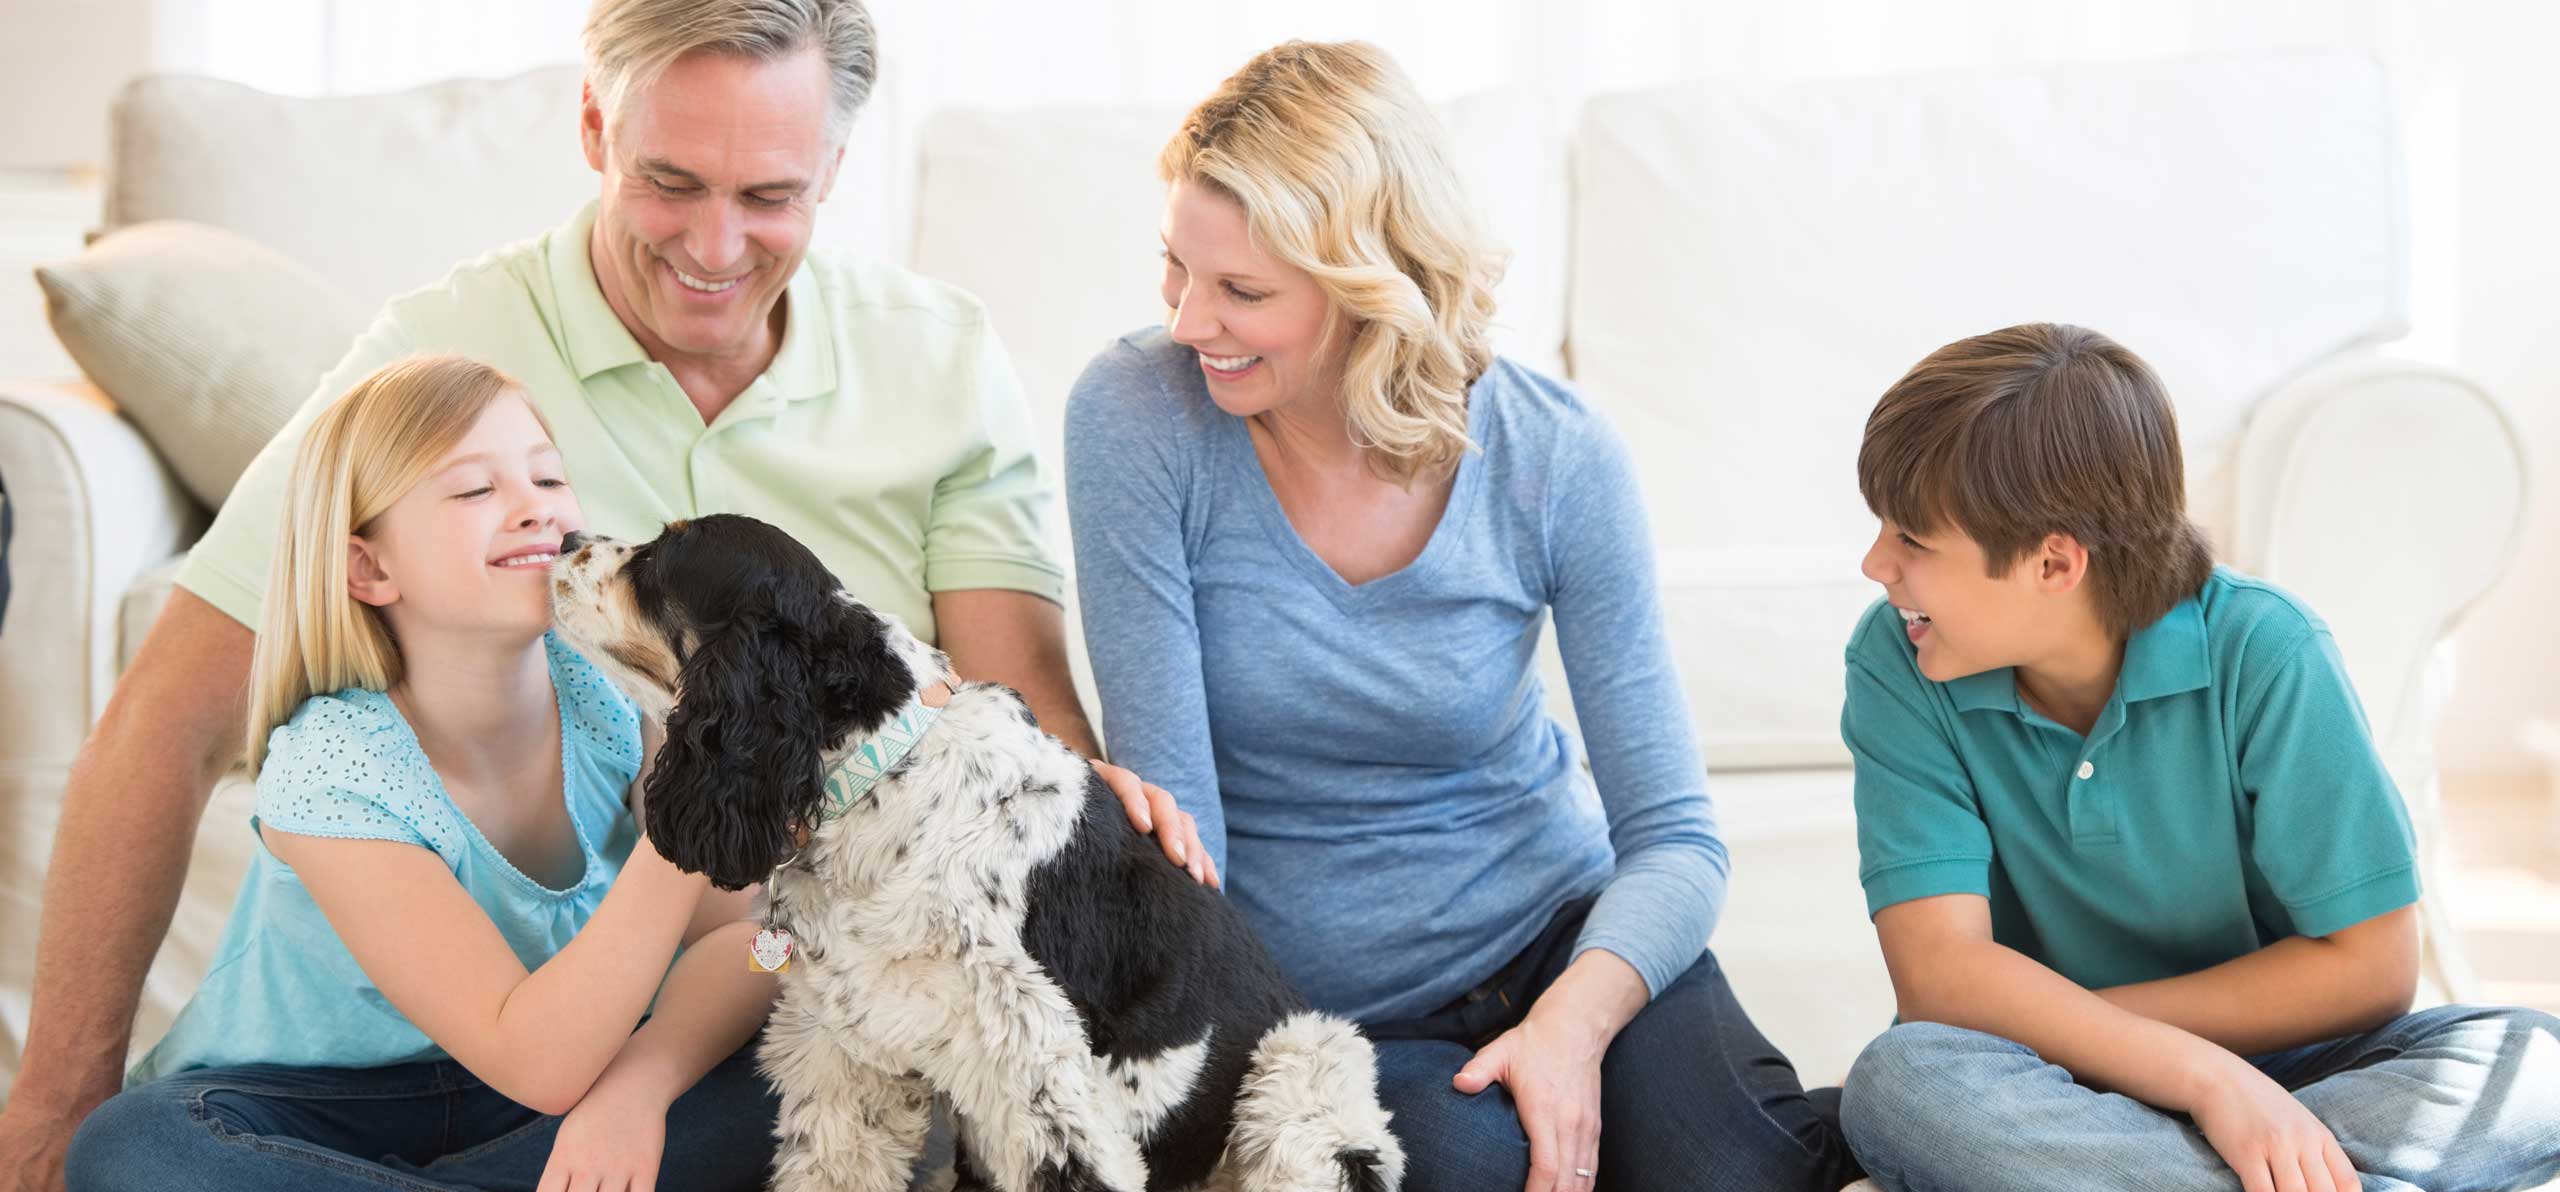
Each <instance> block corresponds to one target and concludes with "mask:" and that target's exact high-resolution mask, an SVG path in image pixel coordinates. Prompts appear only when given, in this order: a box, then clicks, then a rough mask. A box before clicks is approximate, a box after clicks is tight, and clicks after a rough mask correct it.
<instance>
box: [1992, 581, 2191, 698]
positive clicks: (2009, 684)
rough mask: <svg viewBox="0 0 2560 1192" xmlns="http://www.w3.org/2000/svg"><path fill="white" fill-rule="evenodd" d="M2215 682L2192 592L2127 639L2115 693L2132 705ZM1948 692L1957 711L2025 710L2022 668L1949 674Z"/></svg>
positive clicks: (2002, 668)
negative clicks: (1958, 675) (2020, 696)
mask: <svg viewBox="0 0 2560 1192" xmlns="http://www.w3.org/2000/svg"><path fill="white" fill-rule="evenodd" d="M2212 682H2213V664H2212V662H2211V660H2210V659H2209V658H2208V657H2207V656H2206V652H2205V636H2204V605H2203V604H2202V603H2201V602H2200V601H2198V600H2197V599H2196V598H2195V597H2188V598H2187V599H2185V600H2183V601H2180V602H2179V603H2178V606H2177V607H2176V608H2173V609H2170V610H2169V612H2168V615H2166V616H2163V617H2161V618H2160V619H2159V620H2157V621H2154V622H2152V623H2151V624H2150V625H2149V626H2147V627H2145V628H2144V629H2142V630H2141V631H2140V632H2137V633H2135V634H2134V635H2133V636H2132V637H2131V638H2129V639H2127V640H2126V641H2125V645H2124V668H2123V669H2122V670H2121V671H2118V672H2117V674H2116V695H2117V696H2118V698H2119V699H2121V700H2122V702H2124V703H2128V704H2130V703H2135V702H2138V701H2141V700H2146V699H2157V698H2159V697H2161V696H2164V695H2177V694H2179V693H2181V692H2187V691H2196V690H2200V689H2202V688H2204V687H2206V686H2209V685H2211V684H2212ZM1947 696H1948V698H1950V699H1952V700H1954V701H1955V705H1956V710H1957V711H1959V712H1981V711H1995V712H2008V713H2012V714H2015V715H2021V716H2023V715H2025V714H2026V707H2025V705H2024V704H2023V703H2021V702H2020V701H2019V699H2018V672H2017V670H2016V669H2015V668H2012V667H2005V666H2004V667H2001V668H2000V669H1998V670H1988V671H1983V672H1982V673H1980V674H1974V675H1966V676H1964V677H1962V678H1958V679H1950V680H1948V682H1947Z"/></svg>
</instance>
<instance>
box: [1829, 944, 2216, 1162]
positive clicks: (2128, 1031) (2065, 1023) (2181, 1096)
mask: <svg viewBox="0 0 2560 1192" xmlns="http://www.w3.org/2000/svg"><path fill="white" fill-rule="evenodd" d="M1875 925H1876V939H1877V941H1878V942H1879V943H1881V944H1882V945H1883V947H1884V963H1885V969H1886V971H1887V972H1888V973H1889V974H1890V975H1891V976H1892V978H1893V996H1894V1002H1895V1005H1896V1007H1897V1008H1898V1010H1899V1011H1900V1013H1901V1015H1902V1019H1903V1021H1905V1022H1936V1023H1943V1024H1945V1025H1947V1026H1954V1027H1963V1028H1964V1029H1966V1030H1972V1031H1980V1032H1982V1033H1984V1034H1987V1035H1998V1036H1999V1037H2001V1038H2003V1039H2008V1040H2010V1041H2012V1042H2015V1043H2019V1044H2023V1045H2025V1046H2027V1047H2029V1048H2032V1049H2034V1051H2035V1052H2036V1054H2038V1055H2040V1056H2043V1057H2044V1058H2045V1059H2046V1060H2048V1061H2050V1062H2052V1063H2055V1064H2059V1065H2061V1066H2062V1067H2063V1068H2064V1069H2065V1070H2067V1071H2069V1072H2070V1073H2071V1074H2072V1075H2073V1076H2075V1077H2077V1078H2079V1080H2080V1081H2081V1083H2084V1084H2088V1085H2091V1086H2094V1087H2097V1088H2101V1089H2108V1090H2111V1091H2114V1092H2119V1093H2123V1094H2124V1095H2126V1096H2128V1097H2132V1098H2133V1099H2135V1100H2137V1101H2141V1102H2143V1103H2144V1104H2146V1105H2151V1106H2155V1107H2158V1108H2161V1109H2168V1110H2175V1111H2178V1112H2191V1109H2190V1107H2191V1106H2193V1105H2194V1104H2195V1103H2196V1102H2197V1101H2198V1100H2199V1099H2200V1096H2201V1093H2202V1091H2203V1088H2204V1086H2205V1085H2207V1084H2209V1083H2210V1082H2212V1081H2214V1080H2216V1079H2217V1078H2222V1077H2227V1076H2228V1075H2229V1069H2230V1067H2231V1066H2232V1065H2233V1064H2237V1063H2238V1062H2239V1061H2238V1058H2237V1057H2236V1056H2234V1055H2232V1054H2231V1053H2230V1052H2229V1051H2227V1050H2225V1049H2223V1048H2221V1047H2219V1046H2216V1045H2215V1044H2213V1043H2212V1042H2210V1041H2208V1040H2206V1039H2203V1038H2200V1037H2198V1036H2196V1035H2194V1034H2192V1033H2190V1032H2187V1031H2185V1030H2181V1029H2179V1028H2177V1027H2175V1026H2172V1025H2169V1024H2167V1023H2164V1022H2161V1021H2158V1020H2156V1019H2152V1018H2148V1017H2145V1016H2143V1015H2140V1014H2136V1013H2134V1012H2133V1011H2131V1010H2127V1009H2125V1008H2123V1007H2121V1006H2118V1005H2115V1004H2114V1003H2112V1002H2110V1001H2109V1000H2107V999H2106V998H2103V997H2100V996H2098V995H2097V994H2094V993H2091V992H2089V991H2088V990H2086V989H2083V988H2081V987H2080V986H2079V985H2077V984H2074V983H2073V982H2072V981H2071V979H2070V978H2068V977H2065V976H2063V975H2062V974H2060V973H2057V972H2055V971H2053V970H2052V969H2049V968H2046V967H2045V966H2044V965H2042V964H2039V963H2037V962H2036V961H2034V960H2031V959H2029V958H2028V957H2027V956H2026V955H2024V954H2023V953H2020V952H2018V951H2016V950H2014V949H2011V948H2008V947H2005V946H2002V945H2001V944H1998V943H1996V942H1994V941H1993V940H1992V938H1991V904H1990V902H1989V901H1988V900H1987V899H1984V898H1981V897H1979V896H1976V895H1972V894H1945V895H1940V896H1938V897H1935V898H1921V899H1915V900H1913V901H1911V902H1905V903H1900V904H1897V905H1894V906H1889V907H1886V908H1885V909H1883V910H1881V911H1878V912H1876V916H1875ZM2241 1066H2242V1067H2246V1065H2245V1064H2244V1065H2241Z"/></svg>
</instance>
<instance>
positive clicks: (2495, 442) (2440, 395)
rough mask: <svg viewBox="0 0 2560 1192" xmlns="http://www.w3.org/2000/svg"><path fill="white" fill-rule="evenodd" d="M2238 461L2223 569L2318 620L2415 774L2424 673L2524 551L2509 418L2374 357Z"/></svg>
mask: <svg viewBox="0 0 2560 1192" xmlns="http://www.w3.org/2000/svg"><path fill="white" fill-rule="evenodd" d="M2239 452H2240V456H2239V460H2238V467H2237V468H2236V469H2235V475H2236V477H2237V482H2238V488H2237V491H2236V492H2235V494H2234V499H2233V525H2232V549H2231V555H2232V561H2233V562H2234V563H2235V564H2237V565H2238V566H2239V567H2241V568H2242V569H2243V570H2246V571H2249V572H2251V573H2252V574H2256V575H2260V576H2264V577H2266V578H2268V579H2270V580H2273V581H2275V582H2276V583H2278V584H2281V585H2283V586H2285V587H2286V588H2287V589H2289V590H2291V591H2293V592H2295V593H2297V594H2299V595H2300V596H2302V597H2303V599H2305V600H2307V601H2309V602H2310V604H2311V606H2312V607H2313V608H2314V609H2317V610H2318V611H2319V613H2320V615H2321V617H2322V619H2324V620H2326V621H2328V623H2329V625H2330V628H2331V629H2332V630H2333V631H2335V633H2336V634H2337V638H2338V646H2339V649H2340V650H2341V651H2342V652H2343V653H2344V654H2345V655H2346V658H2347V665H2348V669H2349V671H2350V672H2351V673H2352V674H2353V676H2354V678H2355V683H2356V690H2357V693H2358V694H2359V695H2360V696H2361V697H2362V698H2363V700H2364V705H2365V715H2366V716H2367V717H2368V718H2369V719H2370V720H2371V721H2372V723H2373V730H2374V736H2375V739H2376V741H2377V743H2378V744H2379V745H2380V746H2381V747H2382V749H2383V752H2384V755H2385V757H2386V758H2389V759H2391V760H2392V761H2393V762H2394V763H2395V764H2396V763H2398V762H2399V761H2401V760H2402V759H2404V758H2418V759H2423V758H2424V757H2425V756H2426V755H2427V751H2428V742H2429V741H2430V739H2431V738H2432V737H2433V736H2434V733H2435V724H2434V713H2435V712H2436V710H2437V706H2436V701H2434V700H2433V699H2431V698H2430V697H2431V695H2432V694H2434V688H2435V684H2433V683H2432V681H2431V680H2430V678H2429V674H2430V671H2431V669H2432V668H2431V661H2432V659H2433V658H2434V656H2435V654H2436V652H2437V649H2438V647H2439V646H2440V645H2442V644H2443V643H2444V641H2445V640H2446V639H2447V638H2448V637H2449V636H2451V634H2452V633H2453V630H2454V628H2455V627H2456V626H2457V625H2458V624H2459V623H2460V621H2461V619H2462V617H2463V615H2464V614H2465V613H2467V612H2469V611H2470V609H2471V607H2472V606H2473V605H2474V604H2475V603H2477V602H2478V600H2479V599H2480V597H2481V596H2482V595H2483V594H2485V593H2486V592H2487V591H2488V590H2489V588H2490V586H2491V585H2492V584H2494V583H2496V582H2497V580H2498V579H2499V577H2500V576H2503V575H2504V574H2506V571H2507V569H2508V567H2509V566H2511V565H2512V564H2513V563H2514V561H2515V558H2516V556H2517V554H2518V552H2519V551H2520V549H2521V547H2522V543H2523V535H2524V524H2525V509H2526V501H2527V497H2528V492H2527V490H2528V486H2529V484H2530V483H2531V481H2530V476H2529V473H2528V471H2527V464H2526V460H2525V454H2524V444H2523V440H2522V437H2521V436H2520V435H2519V434H2518V433H2517V431H2516V428H2515V424H2514V422H2513V420H2512V419H2511V418H2510V417H2509V416H2508V414H2507V411H2506V408H2505V407H2504V406H2503V405H2502V404H2500V403H2499V401H2498V400H2497V399H2496V398H2495V397H2494V396H2492V395H2491V394H2490V393H2489V392H2488V391H2487V390H2486V389H2483V388H2481V387H2480V386H2479V385H2478V384H2477V383H2475V382H2473V381H2471V380H2469V379H2468V378H2466V377H2464V376H2462V375H2461V374H2459V373H2455V372H2452V371H2450V370H2447V369H2442V368H2438V367H2435V366H2433V365H2427V364H2419V363H2414V362H2410V361H2404V360H2394V359H2389V358H2383V357H2373V356H2367V357H2361V358H2355V359H2349V360H2345V361H2341V362H2339V363H2336V364H2333V365H2329V366H2326V367H2323V368H2321V369H2319V370H2318V371H2315V372H2313V373H2311V374H2308V375H2306V376H2304V377H2302V378H2300V379H2298V380H2296V381H2294V382H2292V383H2290V384H2288V385H2286V386H2285V387H2284V388H2283V389H2282V390H2281V391H2279V392H2278V393H2277V394H2275V395H2274V396H2272V397H2270V398H2269V399H2267V401H2266V402H2265V403H2263V404H2262V405H2260V406H2259V407H2258V410H2257V412H2256V414H2255V415H2254V416H2253V417H2252V418H2251V420H2250V424H2249V426H2248V428H2247V430H2246V431H2245V432H2244V433H2243V435H2242V438H2241V443H2240V447H2239Z"/></svg>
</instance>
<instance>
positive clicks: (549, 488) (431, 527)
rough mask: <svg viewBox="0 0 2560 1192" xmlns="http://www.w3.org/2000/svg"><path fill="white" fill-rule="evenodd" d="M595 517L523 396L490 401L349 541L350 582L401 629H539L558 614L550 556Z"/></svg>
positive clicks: (527, 632)
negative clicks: (586, 511)
mask: <svg viewBox="0 0 2560 1192" xmlns="http://www.w3.org/2000/svg"><path fill="white" fill-rule="evenodd" d="M585 525H586V519H585V517H584V515H583V514H582V513H581V512H580V511H579V508H578V498H577V497H576V496H575V495H573V494H572V493H570V491H569V481H568V479H567V476H566V474H565V473H563V471H562V470H561V467H560V450H559V448H557V447H554V446H552V443H551V436H549V435H547V434H545V433H543V429H542V423H540V422H539V421H536V420H535V418H534V416H533V410H532V408H531V407H529V406H527V405H526V404H525V401H524V398H523V397H522V395H520V394H517V393H513V392H510V393H508V394H506V395H504V396H501V397H500V398H498V400H496V401H494V402H491V403H489V408H488V409H486V410H483V411H481V414H480V420H479V421H478V422H475V423H473V424H472V427H471V430H470V433H468V434H465V435H464V436H463V437H462V441H461V442H459V443H456V444H454V446H453V449H452V450H451V451H449V452H446V453H445V456H444V458H443V459H441V460H439V461H437V463H436V464H435V465H434V470H433V471H431V472H429V473H427V477H426V479H424V480H421V481H419V482H418V483H417V484H416V486H414V487H412V488H411V489H410V490H409V491H408V492H406V493H404V494H402V495H401V497H400V499H399V500H398V501H397V502H395V503H394V504H393V505H392V506H391V508H389V509H386V510H384V511H383V513H382V515H381V516H380V517H377V518H375V519H374V520H373V523H372V525H370V526H369V527H367V529H366V532H365V533H362V534H359V535H355V536H353V537H350V538H349V539H348V542H347V549H348V552H349V557H348V576H347V579H348V588H349V590H350V591H351V592H352V593H353V594H354V596H355V597H356V599H358V600H362V601H364V602H365V603H367V604H370V605H374V606H375V607H377V608H380V609H382V610H383V614H384V616H386V617H387V618H389V619H390V620H391V625H392V631H393V632H394V633H397V634H404V635H405V634H409V633H413V632H415V631H417V630H419V629H433V630H437V631H445V632H463V633H488V634H496V635H502V636H507V637H515V636H518V635H523V636H531V637H538V636H540V635H541V633H542V631H543V629H544V628H545V627H547V626H548V625H549V624H550V621H551V602H550V595H551V592H550V589H551V582H550V581H551V561H552V560H553V559H555V558H557V557H559V552H560V539H561V536H562V535H565V534H567V533H568V532H570V531H571V530H577V529H582V528H584V527H585Z"/></svg>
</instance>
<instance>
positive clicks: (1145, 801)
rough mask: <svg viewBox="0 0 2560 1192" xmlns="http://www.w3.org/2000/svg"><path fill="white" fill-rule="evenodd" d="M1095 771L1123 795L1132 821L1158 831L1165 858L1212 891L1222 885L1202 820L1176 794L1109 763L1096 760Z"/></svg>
mask: <svg viewBox="0 0 2560 1192" xmlns="http://www.w3.org/2000/svg"><path fill="white" fill-rule="evenodd" d="M1093 772H1094V773H1096V774H1100V775H1102V784H1103V785H1104V786H1107V787H1110V788H1111V793H1112V794H1115V795H1118V796H1120V807H1121V809H1122V810H1124V811H1127V812H1128V813H1129V822H1130V823H1132V824H1136V825H1137V826H1138V830H1139V831H1141V832H1153V833H1155V837H1156V843H1157V844H1159V845H1161V846H1163V848H1164V855H1165V859H1167V860H1169V861H1172V862H1173V863H1174V864H1176V865H1179V866H1182V867H1183V868H1184V869H1187V870H1190V871H1191V880H1193V881H1195V882H1198V883H1200V884H1201V885H1204V886H1207V887H1209V888H1210V889H1212V890H1215V889H1219V888H1221V887H1220V885H1219V882H1218V866H1217V863H1216V862H1213V861H1211V860H1210V859H1209V848H1208V846H1207V845H1204V844H1202V843H1200V823H1199V821H1197V820H1194V819H1192V818H1191V813H1190V812H1187V811H1184V810H1183V809H1182V807H1181V805H1180V804H1178V803H1175V802H1174V801H1173V796H1172V795H1170V794H1167V793H1166V792H1165V789H1164V788H1163V787H1160V786H1157V785H1155V784H1154V783H1151V782H1145V781H1142V780H1140V779H1139V777H1138V776H1137V775H1136V774H1133V773H1131V772H1129V770H1128V769H1126V768H1124V767H1121V766H1115V765H1112V764H1111V763H1109V762H1095V763H1093Z"/></svg>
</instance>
